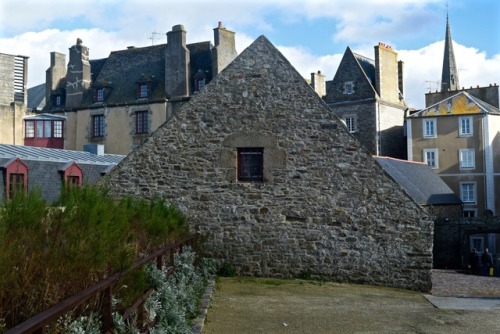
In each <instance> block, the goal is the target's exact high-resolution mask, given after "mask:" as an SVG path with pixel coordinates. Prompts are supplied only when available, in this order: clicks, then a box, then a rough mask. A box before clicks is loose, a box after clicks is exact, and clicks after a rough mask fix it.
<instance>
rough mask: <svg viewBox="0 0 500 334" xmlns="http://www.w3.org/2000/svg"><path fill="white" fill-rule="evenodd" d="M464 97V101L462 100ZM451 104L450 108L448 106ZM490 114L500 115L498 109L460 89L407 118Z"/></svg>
mask: <svg viewBox="0 0 500 334" xmlns="http://www.w3.org/2000/svg"><path fill="white" fill-rule="evenodd" d="M464 99H465V101H466V103H463V102H464ZM448 106H451V108H448ZM470 114H492V115H500V110H499V109H498V108H495V107H494V106H492V105H491V104H488V103H486V102H484V101H483V100H481V99H479V98H477V97H475V96H472V95H471V94H469V93H468V92H466V91H460V92H458V93H457V94H455V95H452V96H450V97H448V98H446V99H444V100H442V101H440V102H438V103H435V104H433V105H431V106H429V107H427V108H425V109H422V110H420V111H418V112H415V113H413V114H411V115H409V116H408V117H409V118H419V117H435V116H450V115H470Z"/></svg>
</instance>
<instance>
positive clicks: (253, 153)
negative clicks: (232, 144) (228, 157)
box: [238, 147, 264, 182]
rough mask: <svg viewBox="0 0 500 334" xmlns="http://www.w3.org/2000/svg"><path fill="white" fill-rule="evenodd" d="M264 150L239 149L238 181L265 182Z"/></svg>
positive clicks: (259, 148) (254, 148)
mask: <svg viewBox="0 0 500 334" xmlns="http://www.w3.org/2000/svg"><path fill="white" fill-rule="evenodd" d="M263 153H264V149H263V148H261V147H258V148H256V147H252V148H238V181H253V182H259V181H263V170H264V168H263V167H264V159H263V155H264V154H263Z"/></svg>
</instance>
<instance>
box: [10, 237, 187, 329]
mask: <svg viewBox="0 0 500 334" xmlns="http://www.w3.org/2000/svg"><path fill="white" fill-rule="evenodd" d="M193 243H194V237H190V238H188V239H185V240H182V241H179V242H176V243H174V244H172V245H169V246H167V247H165V248H163V249H160V250H158V251H156V252H154V253H153V254H151V255H149V256H147V257H144V258H142V259H141V260H139V261H137V262H135V263H134V264H133V265H132V266H131V267H130V268H128V269H127V270H125V271H122V272H119V273H115V274H113V275H111V276H109V277H107V278H106V279H104V280H102V281H100V282H98V283H97V284H95V285H93V286H91V287H89V288H87V289H85V290H83V291H81V292H79V293H77V294H76V295H73V296H71V297H69V298H68V299H66V300H64V301H62V302H60V303H59V304H56V305H54V306H52V307H50V308H48V309H47V310H45V311H43V312H41V313H38V314H37V315H35V316H33V317H31V318H29V319H28V320H26V321H24V322H22V323H20V324H18V325H17V326H15V327H13V328H11V329H9V330H7V331H6V332H5V333H4V334H17V333H35V334H43V333H45V332H46V331H47V328H48V326H49V325H50V323H51V322H53V321H55V320H57V319H59V318H60V317H61V316H62V315H64V314H65V313H67V312H70V311H72V310H73V309H75V308H76V307H78V306H81V305H83V304H85V303H86V302H87V301H89V300H90V299H91V298H93V297H96V296H98V295H100V298H101V301H102V302H101V304H102V307H101V315H102V325H103V331H102V332H103V333H114V331H113V317H112V312H113V311H112V302H111V300H112V297H113V295H112V287H113V285H114V284H115V283H116V282H117V281H118V280H119V279H120V278H122V277H123V276H124V275H125V274H127V273H129V272H131V271H133V270H136V269H139V268H142V267H144V266H145V265H147V264H149V263H151V262H153V261H156V267H157V268H158V269H162V266H163V262H164V258H165V257H168V264H169V265H173V264H174V254H175V253H176V252H182V249H183V248H184V246H187V245H190V246H193ZM151 292H152V290H148V291H146V293H145V294H144V295H142V296H141V297H140V298H139V299H138V300H137V301H136V302H135V303H134V304H133V305H132V306H130V307H129V308H128V309H127V310H126V311H125V312H124V314H123V316H122V318H123V319H127V318H129V317H130V316H131V315H132V314H134V313H136V312H137V315H138V319H137V322H138V324H142V322H143V318H142V315H143V313H144V312H143V306H144V302H145V301H146V299H147V298H148V296H149V295H150V294H151Z"/></svg>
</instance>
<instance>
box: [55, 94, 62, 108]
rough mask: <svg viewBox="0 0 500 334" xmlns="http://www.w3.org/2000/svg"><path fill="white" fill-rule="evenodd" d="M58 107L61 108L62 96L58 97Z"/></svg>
mask: <svg viewBox="0 0 500 334" xmlns="http://www.w3.org/2000/svg"><path fill="white" fill-rule="evenodd" d="M55 104H56V106H57V107H60V106H61V105H62V96H61V95H56V103H55Z"/></svg>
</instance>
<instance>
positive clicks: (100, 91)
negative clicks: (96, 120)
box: [95, 88, 104, 102]
mask: <svg viewBox="0 0 500 334" xmlns="http://www.w3.org/2000/svg"><path fill="white" fill-rule="evenodd" d="M95 101H96V102H102V101H104V88H97V89H96V91H95Z"/></svg>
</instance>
